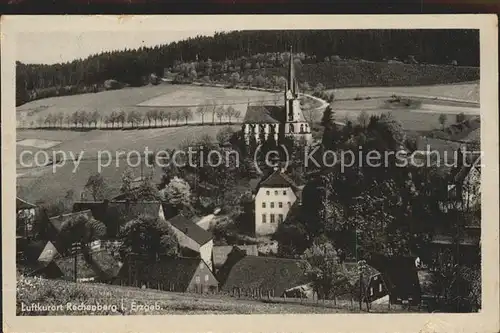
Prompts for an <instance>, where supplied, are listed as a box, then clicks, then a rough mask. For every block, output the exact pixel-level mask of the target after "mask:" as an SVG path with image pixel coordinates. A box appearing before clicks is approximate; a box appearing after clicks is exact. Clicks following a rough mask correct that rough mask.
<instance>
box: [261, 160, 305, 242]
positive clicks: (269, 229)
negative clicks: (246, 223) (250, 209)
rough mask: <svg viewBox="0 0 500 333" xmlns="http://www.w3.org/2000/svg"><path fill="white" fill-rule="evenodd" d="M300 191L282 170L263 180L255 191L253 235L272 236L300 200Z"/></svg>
mask: <svg viewBox="0 0 500 333" xmlns="http://www.w3.org/2000/svg"><path fill="white" fill-rule="evenodd" d="M300 192H301V189H300V188H299V187H298V186H297V185H296V184H295V183H294V182H293V180H291V179H290V178H289V177H288V176H287V175H286V174H285V173H284V172H283V170H280V169H278V170H275V171H274V172H273V173H272V174H271V175H269V176H268V177H267V178H264V179H263V180H262V181H261V182H260V183H259V185H258V186H257V189H256V194H255V199H254V204H255V235H257V236H265V235H272V234H274V233H275V232H276V230H277V229H278V225H279V224H280V223H283V221H285V219H286V216H287V215H288V212H289V211H290V209H291V208H292V206H293V205H294V204H295V202H296V201H297V200H298V199H300Z"/></svg>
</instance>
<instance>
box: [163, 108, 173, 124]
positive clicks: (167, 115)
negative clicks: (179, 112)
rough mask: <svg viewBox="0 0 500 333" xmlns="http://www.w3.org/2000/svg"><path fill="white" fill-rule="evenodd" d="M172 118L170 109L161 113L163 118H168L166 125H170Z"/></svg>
mask: <svg viewBox="0 0 500 333" xmlns="http://www.w3.org/2000/svg"><path fill="white" fill-rule="evenodd" d="M172 118H173V114H172V111H170V110H167V111H165V114H164V115H163V119H165V120H168V126H170V122H171V120H172Z"/></svg>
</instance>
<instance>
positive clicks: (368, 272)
mask: <svg viewBox="0 0 500 333" xmlns="http://www.w3.org/2000/svg"><path fill="white" fill-rule="evenodd" d="M342 266H343V267H344V270H345V271H346V273H347V276H348V280H349V282H350V283H351V285H355V284H357V283H358V281H359V273H358V264H357V263H356V262H345V263H343V264H342ZM379 274H380V272H379V271H377V270H376V269H375V268H373V267H372V266H370V265H366V269H365V273H364V274H363V283H364V285H365V286H367V285H368V282H369V281H370V278H371V277H373V276H376V275H379Z"/></svg>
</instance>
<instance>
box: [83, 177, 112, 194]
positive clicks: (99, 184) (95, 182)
mask: <svg viewBox="0 0 500 333" xmlns="http://www.w3.org/2000/svg"><path fill="white" fill-rule="evenodd" d="M85 190H87V191H89V192H90V193H91V194H92V198H93V199H94V201H97V200H103V199H104V197H105V194H106V190H107V184H106V181H105V180H104V177H103V176H102V175H101V174H100V173H94V174H93V175H91V176H90V177H89V179H88V180H87V184H85Z"/></svg>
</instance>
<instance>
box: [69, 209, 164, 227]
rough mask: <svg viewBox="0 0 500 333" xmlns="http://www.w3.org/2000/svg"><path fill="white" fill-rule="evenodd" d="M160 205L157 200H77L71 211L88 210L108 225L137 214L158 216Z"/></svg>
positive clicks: (121, 221)
mask: <svg viewBox="0 0 500 333" xmlns="http://www.w3.org/2000/svg"><path fill="white" fill-rule="evenodd" d="M160 205H161V204H160V202H159V201H138V202H137V201H109V202H108V201H79V202H75V203H74V204H73V211H74V212H78V211H82V210H90V211H91V212H92V215H93V217H94V218H95V219H96V220H98V221H101V222H102V223H104V225H106V227H108V226H109V225H110V223H109V222H110V221H116V220H118V221H119V222H118V223H116V222H115V223H111V224H112V225H121V224H123V223H126V222H128V221H130V220H132V219H134V218H137V217H138V216H139V215H149V216H153V217H158V213H159V211H160ZM108 232H111V233H112V231H110V230H108Z"/></svg>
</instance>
